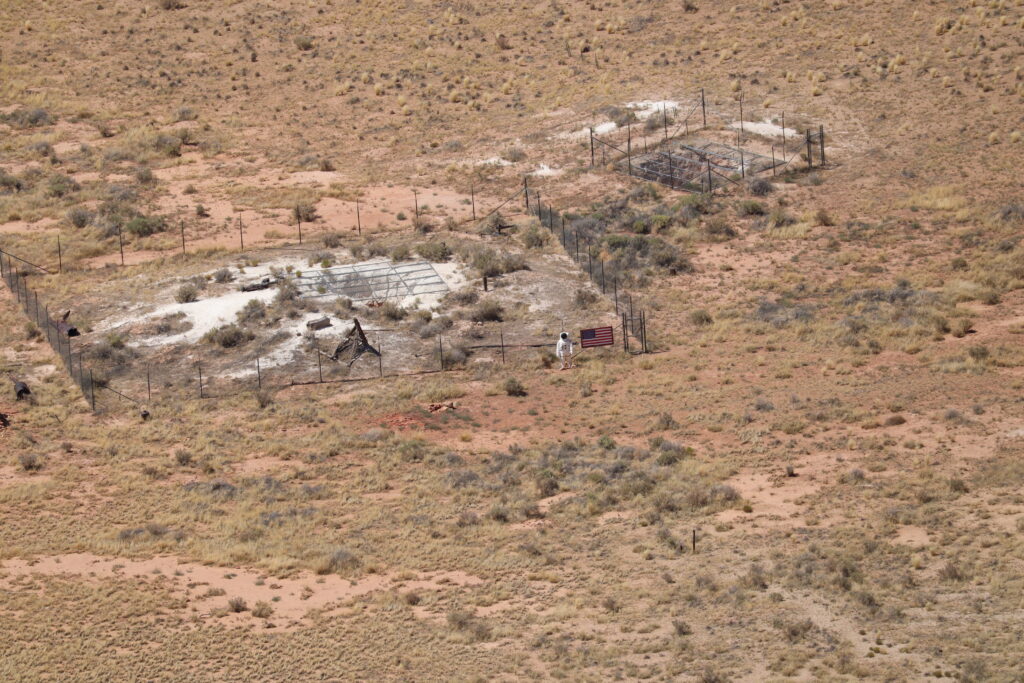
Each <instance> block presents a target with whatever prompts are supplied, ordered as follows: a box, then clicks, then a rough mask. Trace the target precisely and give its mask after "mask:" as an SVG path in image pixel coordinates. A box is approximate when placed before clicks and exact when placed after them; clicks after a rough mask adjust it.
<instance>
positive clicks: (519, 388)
mask: <svg viewBox="0 0 1024 683" xmlns="http://www.w3.org/2000/svg"><path fill="white" fill-rule="evenodd" d="M501 388H502V389H503V390H504V391H505V393H506V394H507V395H509V396H526V387H525V386H523V383H522V382H520V381H519V380H518V379H516V378H515V377H509V378H508V379H506V380H505V382H504V383H503V384H502V385H501Z"/></svg>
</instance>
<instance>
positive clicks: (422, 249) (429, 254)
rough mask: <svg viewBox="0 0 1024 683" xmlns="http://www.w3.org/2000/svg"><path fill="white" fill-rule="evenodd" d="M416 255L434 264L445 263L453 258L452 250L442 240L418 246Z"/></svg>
mask: <svg viewBox="0 0 1024 683" xmlns="http://www.w3.org/2000/svg"><path fill="white" fill-rule="evenodd" d="M416 253H417V254H419V255H420V256H421V257H422V258H425V259H427V260H428V261H432V262H434V263H443V262H445V261H447V260H448V259H450V258H451V256H452V250H451V249H449V248H448V245H447V244H445V243H444V242H442V241H441V240H430V241H429V242H422V243H420V244H418V245H416Z"/></svg>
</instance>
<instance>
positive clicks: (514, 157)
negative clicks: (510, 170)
mask: <svg viewBox="0 0 1024 683" xmlns="http://www.w3.org/2000/svg"><path fill="white" fill-rule="evenodd" d="M501 158H502V159H504V160H505V161H510V162H512V163H513V164H515V163H518V162H520V161H522V160H524V159H525V158H526V152H524V151H523V149H522V147H509V148H508V149H506V150H505V151H503V152H502V153H501Z"/></svg>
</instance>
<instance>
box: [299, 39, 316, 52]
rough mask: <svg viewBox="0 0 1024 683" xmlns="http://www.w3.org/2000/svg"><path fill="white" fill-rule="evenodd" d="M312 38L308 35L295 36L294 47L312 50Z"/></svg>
mask: <svg viewBox="0 0 1024 683" xmlns="http://www.w3.org/2000/svg"><path fill="white" fill-rule="evenodd" d="M314 44H315V43H314V42H313V38H312V37H310V36H296V38H295V47H297V48H299V49H300V50H302V51H303V52H306V51H307V50H312V49H313V46H314Z"/></svg>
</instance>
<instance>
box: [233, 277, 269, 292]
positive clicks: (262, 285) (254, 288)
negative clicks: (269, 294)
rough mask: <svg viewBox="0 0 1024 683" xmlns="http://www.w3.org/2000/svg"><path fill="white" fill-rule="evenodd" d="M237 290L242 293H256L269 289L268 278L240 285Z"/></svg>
mask: <svg viewBox="0 0 1024 683" xmlns="http://www.w3.org/2000/svg"><path fill="white" fill-rule="evenodd" d="M239 289H241V291H243V292H258V291H259V290H261V289H270V278H269V277H265V278H263V279H262V280H258V281H256V282H247V283H245V284H244V285H242V286H241V287H240V288H239Z"/></svg>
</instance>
